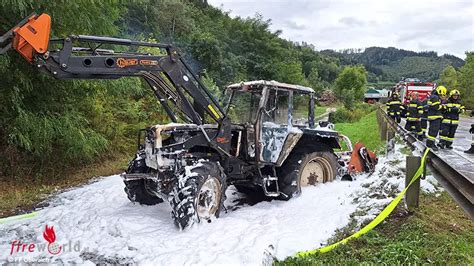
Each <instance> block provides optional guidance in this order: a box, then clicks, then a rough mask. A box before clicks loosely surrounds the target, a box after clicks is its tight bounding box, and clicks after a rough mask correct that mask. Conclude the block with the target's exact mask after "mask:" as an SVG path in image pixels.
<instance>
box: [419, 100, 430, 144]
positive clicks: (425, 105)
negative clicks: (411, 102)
mask: <svg viewBox="0 0 474 266" xmlns="http://www.w3.org/2000/svg"><path fill="white" fill-rule="evenodd" d="M429 97H430V94H428V95H427V96H426V98H425V99H424V100H423V101H422V102H421V105H423V114H422V115H421V122H420V126H421V131H422V132H423V137H426V134H427V129H428V98H429Z"/></svg>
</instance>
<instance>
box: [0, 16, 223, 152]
mask: <svg viewBox="0 0 474 266" xmlns="http://www.w3.org/2000/svg"><path fill="white" fill-rule="evenodd" d="M50 28H51V18H50V16H49V15H47V14H41V15H35V14H33V15H31V16H29V17H28V18H25V19H24V20H23V21H21V22H20V23H19V24H18V25H16V26H15V27H13V28H12V29H11V30H9V31H8V32H6V33H5V34H4V35H3V36H1V37H0V54H4V53H6V52H7V51H8V50H11V49H12V48H13V49H14V50H16V51H17V52H18V53H19V54H21V55H22V56H23V57H24V58H25V59H26V60H27V61H28V62H29V63H31V64H32V65H33V66H35V67H36V68H38V69H39V70H41V71H43V72H46V73H48V74H49V75H51V76H53V77H55V78H57V79H117V78H121V77H141V78H143V79H144V80H145V81H146V82H147V83H148V84H149V85H150V87H151V89H152V90H153V92H154V94H155V95H156V97H157V98H158V100H159V101H160V103H161V104H162V106H163V108H164V110H165V111H166V112H167V114H168V116H169V117H170V119H171V120H172V121H173V122H177V120H178V119H177V114H175V111H178V113H179V114H180V115H181V117H182V118H183V119H184V120H186V121H188V122H192V123H194V124H197V125H202V124H204V123H205V113H207V115H208V116H209V117H211V118H212V119H213V120H215V121H216V123H217V124H218V125H219V131H218V132H219V133H218V134H217V135H216V136H212V137H209V136H207V134H206V133H205V132H204V130H202V131H203V133H204V135H205V136H206V139H207V140H208V142H209V143H210V144H211V146H213V147H215V148H217V149H218V150H220V151H221V152H223V153H226V154H228V153H227V151H226V150H228V148H227V147H226V146H227V145H224V144H222V143H218V142H217V141H216V139H223V138H225V139H228V138H229V137H230V134H231V133H230V121H229V119H228V118H227V116H226V114H225V112H224V110H223V108H222V107H221V106H220V104H219V102H218V101H217V100H216V99H215V98H214V96H213V95H212V94H211V93H210V92H209V90H208V89H207V88H206V86H205V85H204V84H203V83H202V82H201V80H200V79H199V78H198V77H197V75H196V74H194V73H193V71H192V69H191V67H190V66H189V65H188V64H186V62H185V61H184V60H183V58H182V56H181V55H180V53H179V52H178V51H177V50H176V49H174V48H173V47H172V46H171V45H169V44H161V43H150V42H141V41H132V40H128V39H119V38H111V37H99V36H86V35H72V36H69V37H66V38H62V39H51V40H50V39H49V34H50ZM77 43H79V44H86V45H87V47H81V46H78V47H76V46H74V44H77ZM103 45H109V46H111V47H113V48H114V49H115V48H120V47H122V48H123V47H125V48H128V50H131V49H130V48H134V49H135V50H137V49H136V48H137V47H155V48H159V49H161V50H165V52H164V53H163V54H159V55H156V54H152V53H144V52H130V51H126V52H123V51H115V50H113V49H102V48H101V47H103ZM53 46H54V48H53ZM56 47H59V48H56ZM122 50H123V49H122ZM171 106H174V107H175V108H172V107H171Z"/></svg>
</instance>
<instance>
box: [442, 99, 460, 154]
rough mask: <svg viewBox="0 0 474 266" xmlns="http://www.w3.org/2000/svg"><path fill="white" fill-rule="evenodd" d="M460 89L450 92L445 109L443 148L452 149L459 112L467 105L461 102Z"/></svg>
mask: <svg viewBox="0 0 474 266" xmlns="http://www.w3.org/2000/svg"><path fill="white" fill-rule="evenodd" d="M460 100H461V99H460V93H459V91H458V90H452V91H450V92H449V98H448V101H447V103H446V104H445V105H444V109H443V120H442V121H441V131H440V134H439V135H440V139H441V140H440V142H439V147H440V148H441V149H444V148H447V149H452V148H453V147H452V145H453V141H454V134H455V133H456V129H457V128H458V124H459V114H460V113H462V112H464V109H465V107H464V106H463V105H461V103H460Z"/></svg>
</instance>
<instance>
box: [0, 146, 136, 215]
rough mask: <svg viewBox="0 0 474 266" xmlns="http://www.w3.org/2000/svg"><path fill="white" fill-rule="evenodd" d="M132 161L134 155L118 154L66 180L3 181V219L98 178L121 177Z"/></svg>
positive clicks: (0, 201)
mask: <svg viewBox="0 0 474 266" xmlns="http://www.w3.org/2000/svg"><path fill="white" fill-rule="evenodd" d="M130 158H131V157H130V155H124V154H120V155H116V156H114V157H112V158H109V159H107V160H104V161H102V162H100V163H93V164H90V165H88V166H87V167H83V168H81V169H71V172H69V174H67V176H65V177H63V178H43V179H39V180H37V179H28V180H1V181H0V182H1V186H0V218H1V217H7V216H10V215H14V214H18V213H22V212H24V211H29V210H30V209H32V208H34V207H35V206H36V205H37V204H38V203H39V202H41V201H42V200H44V199H46V198H47V197H48V196H49V195H50V194H52V193H55V192H57V191H58V190H61V189H65V188H69V187H74V186H78V185H81V184H84V183H86V182H88V181H89V180H90V179H91V178H92V177H94V176H107V175H112V174H117V173H119V172H121V171H123V170H125V168H126V167H127V163H128V160H129V159H130ZM64 172H68V171H64Z"/></svg>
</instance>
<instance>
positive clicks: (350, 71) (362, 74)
mask: <svg viewBox="0 0 474 266" xmlns="http://www.w3.org/2000/svg"><path fill="white" fill-rule="evenodd" d="M366 85H367V71H366V70H365V68H364V67H363V66H346V67H344V69H343V70H342V72H341V73H340V74H339V75H338V77H337V79H336V82H335V86H334V90H335V92H336V95H338V97H339V99H340V100H341V101H342V102H343V103H344V106H345V107H346V108H347V109H350V110H352V108H353V107H354V102H355V101H360V100H362V99H363V97H364V92H365V88H366Z"/></svg>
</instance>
